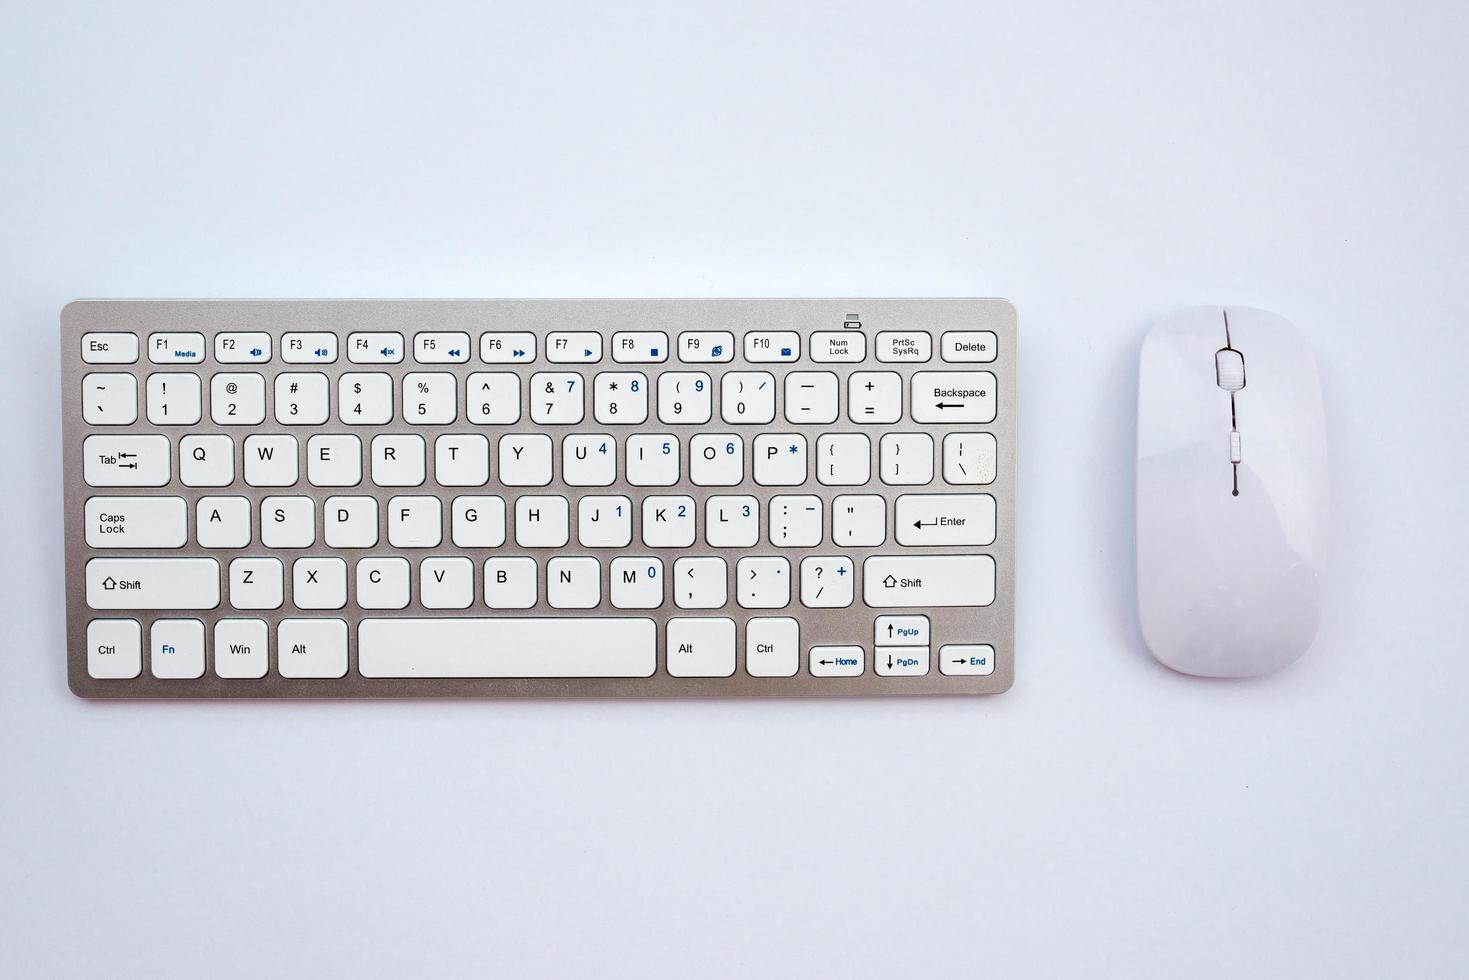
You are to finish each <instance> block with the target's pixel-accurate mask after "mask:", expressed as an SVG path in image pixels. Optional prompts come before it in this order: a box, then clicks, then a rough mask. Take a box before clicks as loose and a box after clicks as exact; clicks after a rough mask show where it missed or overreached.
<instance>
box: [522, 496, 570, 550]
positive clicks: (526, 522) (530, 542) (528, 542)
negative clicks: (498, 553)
mask: <svg viewBox="0 0 1469 980" xmlns="http://www.w3.org/2000/svg"><path fill="white" fill-rule="evenodd" d="M569 540H571V505H570V504H568V503H567V501H566V498H565V497H561V496H556V495H546V496H536V497H532V496H526V497H517V498H516V499H515V543H516V544H518V545H520V546H521V547H522V548H560V547H563V546H565V544H566V542H567V541H569Z"/></svg>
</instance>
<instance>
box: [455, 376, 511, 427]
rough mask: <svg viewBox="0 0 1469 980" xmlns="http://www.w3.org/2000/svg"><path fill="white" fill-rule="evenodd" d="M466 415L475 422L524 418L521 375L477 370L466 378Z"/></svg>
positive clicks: (486, 422) (496, 422)
mask: <svg viewBox="0 0 1469 980" xmlns="http://www.w3.org/2000/svg"><path fill="white" fill-rule="evenodd" d="M464 398H465V411H464V417H465V418H467V419H469V421H471V422H473V423H474V424H475V425H514V424H515V423H516V422H519V421H520V375H518V374H511V373H510V372H508V371H477V372H475V373H474V374H471V375H470V376H469V377H468V378H467V379H465V382H464Z"/></svg>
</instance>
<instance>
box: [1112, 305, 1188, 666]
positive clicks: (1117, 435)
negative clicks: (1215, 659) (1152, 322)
mask: <svg viewBox="0 0 1469 980" xmlns="http://www.w3.org/2000/svg"><path fill="white" fill-rule="evenodd" d="M1148 329H1149V325H1148V324H1143V325H1141V326H1139V327H1137V328H1136V329H1135V330H1134V331H1133V333H1132V340H1131V342H1130V343H1129V344H1127V345H1126V346H1125V347H1124V348H1123V350H1122V352H1121V353H1120V354H1119V355H1118V361H1119V362H1120V363H1118V364H1116V365H1114V367H1115V370H1114V371H1113V372H1112V376H1113V377H1115V378H1118V379H1119V384H1120V385H1121V386H1122V391H1124V392H1126V393H1127V394H1126V396H1125V399H1126V400H1125V403H1124V404H1123V406H1122V407H1123V408H1124V411H1121V412H1104V413H1098V417H1099V418H1103V419H1107V420H1110V422H1111V425H1110V428H1109V430H1108V431H1105V432H1102V433H1100V434H1099V435H1100V437H1101V442H1102V445H1103V448H1104V449H1105V450H1107V452H1106V453H1105V456H1107V457H1108V458H1111V459H1118V460H1122V461H1123V465H1122V466H1121V467H1119V469H1118V474H1119V478H1118V480H1117V481H1116V483H1115V484H1114V485H1115V486H1116V488H1117V495H1116V496H1115V497H1114V498H1113V499H1112V501H1111V505H1112V509H1113V515H1114V517H1113V519H1112V520H1106V519H1103V520H1102V521H1101V522H1100V523H1101V526H1102V527H1103V528H1105V529H1106V531H1105V532H1104V535H1103V538H1102V547H1103V548H1104V550H1105V551H1106V552H1107V553H1108V554H1110V555H1112V556H1113V559H1114V563H1113V565H1112V567H1113V568H1114V569H1116V571H1117V574H1116V575H1112V576H1109V577H1108V582H1107V588H1108V592H1109V595H1108V605H1109V606H1110V607H1111V610H1112V621H1113V624H1114V626H1115V627H1116V629H1117V631H1118V638H1119V639H1120V640H1121V641H1122V643H1123V645H1124V646H1125V647H1126V648H1127V650H1128V652H1129V653H1131V654H1132V656H1133V657H1134V658H1135V659H1137V660H1139V661H1141V662H1142V663H1144V664H1146V665H1147V666H1149V667H1151V668H1154V669H1157V670H1160V671H1163V672H1164V673H1166V674H1173V673H1174V671H1172V670H1170V669H1169V668H1168V667H1166V666H1164V665H1163V664H1161V663H1159V662H1158V660H1157V658H1155V657H1154V656H1153V654H1152V652H1151V651H1149V650H1148V647H1147V644H1146V643H1144V642H1143V632H1142V622H1141V620H1140V619H1139V617H1138V611H1137V384H1138V372H1139V354H1140V352H1141V351H1142V346H1143V340H1144V339H1145V338H1146V337H1147V334H1148Z"/></svg>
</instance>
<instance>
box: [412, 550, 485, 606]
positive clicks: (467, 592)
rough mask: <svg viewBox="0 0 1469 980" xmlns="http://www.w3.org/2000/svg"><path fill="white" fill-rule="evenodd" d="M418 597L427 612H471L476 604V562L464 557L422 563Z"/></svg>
mask: <svg viewBox="0 0 1469 980" xmlns="http://www.w3.org/2000/svg"><path fill="white" fill-rule="evenodd" d="M418 597H419V602H421V603H423V608H425V609H468V608H469V607H470V606H471V605H472V604H473V603H474V562H472V561H470V560H469V559H468V558H464V557H462V556H453V557H436V558H425V559H423V561H421V562H419V563H418Z"/></svg>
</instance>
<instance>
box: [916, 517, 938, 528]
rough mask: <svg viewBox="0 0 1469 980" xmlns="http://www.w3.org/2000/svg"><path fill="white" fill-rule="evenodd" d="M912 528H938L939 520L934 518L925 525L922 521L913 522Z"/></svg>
mask: <svg viewBox="0 0 1469 980" xmlns="http://www.w3.org/2000/svg"><path fill="white" fill-rule="evenodd" d="M913 526H914V527H938V526H939V519H938V518H937V517H935V518H934V519H933V520H931V521H929V522H928V523H927V524H925V523H924V522H923V521H914V522H913Z"/></svg>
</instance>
